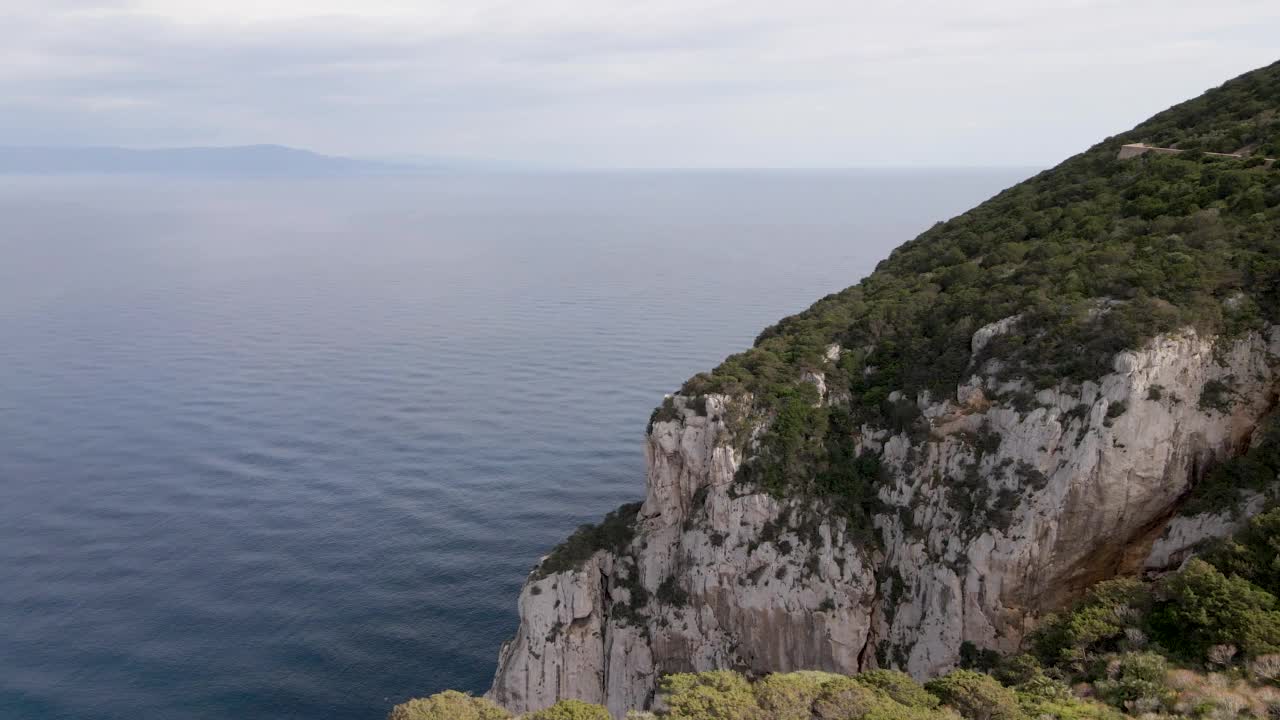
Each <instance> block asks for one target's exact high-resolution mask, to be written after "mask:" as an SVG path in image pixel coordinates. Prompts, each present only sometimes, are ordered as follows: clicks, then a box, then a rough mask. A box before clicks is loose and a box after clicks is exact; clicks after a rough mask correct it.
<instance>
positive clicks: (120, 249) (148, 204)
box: [0, 170, 1028, 720]
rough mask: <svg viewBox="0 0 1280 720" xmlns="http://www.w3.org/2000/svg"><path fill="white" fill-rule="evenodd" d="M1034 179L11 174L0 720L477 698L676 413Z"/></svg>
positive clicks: (131, 717) (201, 715)
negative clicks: (696, 382)
mask: <svg viewBox="0 0 1280 720" xmlns="http://www.w3.org/2000/svg"><path fill="white" fill-rule="evenodd" d="M1027 174H1028V172H1027V171H1017V170H999V171H972V172H970V171H964V172H961V171H913V172H904V171H895V172H869V171H864V172H824V173H795V172H790V173H724V174H716V173H695V174H661V173H647V174H584V175H566V176H550V175H549V176H510V177H500V176H454V177H433V178H418V179H395V180H372V179H366V180H359V181H325V182H287V183H285V182H229V181H226V182H218V181H203V182H202V181H166V180H155V179H151V180H141V179H83V178H82V179H47V178H46V179H34V178H8V179H0V717H2V718H6V719H10V720H16V719H27V718H76V719H77V720H79V719H89V720H96V719H107V718H113V719H114V718H119V719H121V720H125V719H128V720H142V719H150V718H191V719H196V720H203V719H211V720H212V719H217V720H223V719H225V720H232V719H235V720H243V719H244V718H255V719H259V718H268V719H269V718H308V719H311V720H314V719H317V718H356V719H370V720H372V719H375V718H380V717H382V716H383V715H384V714H385V712H386V710H387V709H388V708H389V706H390V705H392V704H394V703H396V702H399V701H402V700H404V699H405V698H408V697H411V696H415V695H423V694H428V693H431V692H434V691H437V690H440V689H443V688H446V687H453V688H460V689H467V690H473V691H482V690H484V689H485V687H486V686H487V683H488V681H489V679H490V677H491V674H492V672H493V666H494V660H495V658H496V654H497V651H498V647H499V645H500V644H501V642H502V640H503V639H504V638H506V637H507V636H508V635H510V634H511V633H512V631H513V630H514V625H515V621H516V617H515V599H516V595H517V592H518V588H519V586H520V583H521V581H522V580H523V578H524V576H525V574H526V573H527V571H528V570H529V568H530V567H531V566H532V564H533V563H534V561H535V560H536V558H537V557H538V556H539V554H541V553H542V552H545V551H546V550H547V549H548V548H550V547H551V546H552V545H553V544H555V542H557V541H558V540H559V539H560V538H562V537H563V536H564V535H565V534H566V533H567V532H568V531H569V530H571V529H572V528H573V527H574V526H576V525H577V524H579V523H582V522H585V521H588V520H593V519H596V518H597V517H599V516H600V515H601V514H603V513H604V512H605V511H606V510H609V509H611V508H613V507H614V506H616V505H618V504H619V503H621V502H625V501H629V500H633V499H636V498H638V497H640V496H641V494H642V487H643V457H642V446H641V438H642V433H643V431H644V426H645V422H646V420H647V418H648V415H649V411H650V410H651V408H652V407H653V406H654V405H655V404H656V403H657V402H658V401H659V400H660V398H661V397H662V394H663V393H664V392H668V391H670V390H672V389H674V388H676V387H678V386H679V384H680V383H681V382H682V381H683V380H684V379H685V378H686V377H687V376H689V375H690V374H692V373H694V372H697V371H699V370H703V369H707V368H709V367H712V366H713V365H715V364H716V363H717V362H718V361H719V360H720V359H721V358H722V357H723V356H725V355H726V354H728V353H730V352H733V351H736V350H740V349H742V348H744V347H746V346H748V345H749V344H750V342H751V340H752V338H753V337H754V336H755V334H756V333H757V332H759V331H760V330H761V329H762V328H763V327H764V326H765V325H767V324H769V323H771V322H773V321H775V320H777V319H778V318H779V317H781V316H783V315H786V314H789V313H793V312H796V311H798V310H801V309H803V308H804V307H805V306H807V305H808V304H809V303H810V302H812V301H813V300H815V299H817V298H818V297H821V296H822V295H824V294H826V293H828V292H832V291H835V290H838V289H840V288H843V287H845V286H847V285H849V284H851V283H853V282H855V281H856V280H858V279H859V278H860V277H862V276H863V275H865V274H866V273H867V272H868V271H870V270H871V268H872V267H873V266H874V265H875V263H876V262H877V261H878V260H879V259H880V258H882V257H883V256H884V255H886V254H887V252H888V251H889V250H890V249H891V248H892V247H894V246H896V245H897V244H899V243H901V242H903V241H905V240H907V239H909V238H911V237H912V236H914V235H915V234H917V233H918V232H919V231H920V230H922V229H924V228H925V227H927V226H928V225H929V224H931V223H932V222H934V221H936V220H940V219H944V218H946V217H948V216H950V215H952V214H955V213H956V212H959V211H961V210H963V209H965V208H966V207H968V206H970V205H972V204H974V203H975V202H977V201H980V200H982V199H983V198H985V197H987V196H989V195H991V194H992V193H994V192H995V191H997V190H999V189H1000V188H1003V187H1006V186H1008V185H1010V184H1012V183H1013V182H1015V181H1016V180H1018V179H1020V178H1021V177H1023V176H1025V175H1027Z"/></svg>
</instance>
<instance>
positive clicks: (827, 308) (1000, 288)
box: [655, 63, 1280, 527]
mask: <svg viewBox="0 0 1280 720" xmlns="http://www.w3.org/2000/svg"><path fill="white" fill-rule="evenodd" d="M1278 106H1280V63H1277V64H1275V65H1271V66H1269V67H1266V68H1262V69H1260V70H1257V71H1254V72H1251V73H1248V74H1246V75H1244V76H1241V77H1240V78H1237V79H1235V80H1232V81H1230V82H1228V83H1226V84H1225V85H1223V86H1222V87H1219V88H1216V89H1214V90H1211V91H1209V92H1208V93H1205V95H1204V96H1202V97H1200V98H1197V99H1195V100H1191V101H1189V102H1186V103H1183V104H1181V105H1178V106H1176V107H1173V108H1171V109H1169V110H1167V111H1165V112H1163V113H1160V114H1159V115H1156V116H1155V117H1153V118H1152V119H1150V120H1149V121H1147V122H1145V123H1143V124H1141V125H1139V126H1138V127H1136V128H1134V129H1133V130H1132V131H1130V132H1127V133H1124V134H1122V135H1118V136H1116V137H1113V138H1109V139H1107V140H1105V141H1103V142H1102V143H1099V144H1098V145H1096V146H1094V147H1093V148H1091V149H1089V150H1088V151H1086V152H1084V153H1081V154H1080V155H1077V156H1075V157H1072V158H1070V159H1068V160H1067V161H1065V162H1063V163H1062V164H1061V165H1059V166H1058V167H1056V168H1053V169H1052V170H1048V171H1046V172H1043V173H1041V174H1039V175H1037V176H1036V177H1034V178H1031V179H1030V180H1028V181H1026V182H1023V183H1021V184H1019V185H1017V186H1015V187H1012V188H1010V189H1008V190H1006V191H1004V192H1002V193H1000V194H999V195H997V196H996V197H994V198H992V199H991V200H989V201H987V202H985V203H983V204H981V205H979V206H978V207H976V208H974V209H973V210H970V211H969V212H967V213H964V214H963V215H960V216H958V217H956V218H953V219H951V220H949V221H947V222H945V223H939V224H938V225H936V226H934V227H933V228H932V229H930V230H928V231H927V232H925V233H923V234H922V235H920V236H919V237H918V238H916V239H914V240H912V241H910V242H908V243H906V244H905V245H903V246H902V247H900V248H898V249H897V250H895V251H894V252H893V253H892V254H891V255H890V257H889V258H888V259H886V260H885V261H883V262H881V263H880V265H879V266H878V267H877V268H876V271H875V272H874V273H872V274H871V275H870V276H868V277H867V278H866V279H864V280H863V281H862V282H861V283H859V284H858V285H855V286H853V287H850V288H848V289H846V290H844V291H841V292H839V293H836V294H833V295H829V296H827V297H825V298H823V299H822V300H819V301H818V302H817V303H815V304H814V305H813V306H812V307H811V308H809V309H808V310H806V311H804V312H802V313H800V314H798V315H794V316H792V317H788V318H786V319H784V320H782V321H781V322H779V323H778V324H776V325H774V326H773V327H770V328H768V329H767V330H765V331H764V332H763V333H761V335H760V336H759V337H758V338H757V340H756V342H755V346H754V347H753V348H752V349H750V350H748V351H746V352H744V353H741V354H738V355H734V356H732V357H730V358H728V359H727V360H725V361H724V363H722V364H721V365H720V366H719V367H717V368H716V369H715V370H714V371H713V372H710V373H704V374H700V375H697V376H695V377H694V378H692V379H690V380H689V381H688V382H687V383H685V385H684V387H683V389H682V392H683V394H685V395H687V396H690V397H694V398H697V397H699V396H702V395H705V394H707V393H728V394H733V395H743V394H745V393H750V394H751V396H752V398H753V404H754V409H753V413H754V415H755V416H757V417H767V418H771V420H772V422H771V425H770V427H769V429H768V432H767V433H766V434H765V435H764V437H762V438H761V441H760V447H759V451H758V452H757V453H755V457H754V458H753V459H752V460H750V461H749V462H747V463H746V464H745V465H744V466H743V469H742V472H743V476H742V479H743V480H744V481H746V482H751V483H754V484H756V485H757V486H759V487H762V488H765V489H767V490H769V491H770V492H773V493H775V494H779V495H784V494H794V493H811V494H813V495H817V496H825V497H831V498H834V499H835V500H836V501H837V504H838V506H839V507H840V509H841V510H843V511H844V512H845V513H847V514H848V515H849V516H850V517H851V518H853V519H854V520H855V524H856V525H857V526H858V527H865V526H866V525H867V521H866V517H867V515H868V514H870V513H872V512H874V507H873V503H874V501H873V500H872V498H873V497H874V485H875V483H876V482H877V480H878V477H879V470H878V467H876V464H875V462H874V459H868V458H863V457H861V456H858V455H857V454H856V453H854V452H853V451H852V449H851V448H852V444H853V442H854V436H855V434H856V432H857V429H858V428H859V427H860V425H861V424H862V423H864V422H869V423H871V424H873V425H877V426H880V427H888V428H893V429H895V430H900V431H907V432H915V433H918V434H919V433H922V432H923V428H922V426H921V424H920V420H919V418H918V414H919V413H918V411H917V410H916V406H915V403H914V399H915V398H916V396H917V394H918V393H920V392H922V391H930V392H931V393H932V394H933V397H940V396H943V395H949V394H951V393H952V392H953V391H954V388H955V386H956V384H957V383H958V382H959V381H961V380H962V379H963V378H964V377H965V376H966V375H967V374H968V373H969V372H971V371H972V368H973V365H971V358H970V338H971V336H972V334H973V332H974V331H975V330H977V329H978V328H980V327H982V326H983V325H986V324H989V323H992V322H994V321H997V320H1000V319H1003V318H1007V317H1011V316H1015V315H1016V316H1019V317H1020V318H1021V319H1020V321H1019V322H1017V323H1015V324H1014V326H1013V327H1012V328H1011V329H1010V331H1009V332H1007V333H1005V334H1003V335H1000V336H997V337H995V338H994V339H993V340H992V341H991V342H990V343H989V344H988V345H987V347H986V348H985V349H984V351H983V354H982V357H980V358H978V361H979V362H982V361H984V359H985V358H999V359H1000V360H1001V368H1000V371H999V372H1000V375H1002V376H1003V377H1004V378H1007V379H1015V378H1021V379H1024V380H1025V381H1026V382H1027V383H1028V386H1029V387H1048V386H1052V385H1055V384H1057V383H1059V382H1064V381H1065V382H1078V381H1082V380H1086V379H1091V378H1096V377H1098V376H1100V375H1102V374H1104V373H1106V372H1108V371H1109V369H1110V367H1111V361H1112V357H1113V356H1114V355H1115V353H1117V352H1118V351H1121V350H1124V349H1128V348H1133V347H1136V346H1139V345H1141V343H1142V342H1144V341H1145V340H1147V339H1149V338H1150V337H1151V336H1152V335H1153V334H1155V333H1160V332H1167V331H1175V330H1178V329H1181V328H1185V327H1192V328H1195V329H1197V330H1199V331H1201V332H1205V333H1227V334H1232V333H1239V332H1242V331H1245V330H1248V329H1251V328H1257V327H1259V326H1260V325H1262V324H1263V323H1264V322H1268V321H1275V320H1276V319H1277V318H1278V317H1280V163H1278V164H1275V165H1271V166H1268V165H1266V164H1265V163H1263V162H1262V161H1261V160H1260V159H1257V158H1259V157H1260V156H1261V155H1266V154H1270V155H1271V156H1273V157H1274V156H1280V114H1277V112H1276V110H1275V109H1276V108H1277V107H1278ZM1132 142H1147V143H1149V144H1154V145H1175V146H1177V147H1180V148H1186V149H1190V150H1194V149H1203V150H1212V151H1215V152H1216V151H1222V150H1223V149H1226V148H1229V149H1230V151H1231V152H1237V151H1239V152H1242V153H1245V154H1249V155H1252V156H1253V158H1252V159H1233V158H1215V157H1211V156H1207V155H1204V154H1203V153H1197V152H1186V153H1183V154H1181V155H1158V154H1155V153H1148V154H1146V155H1143V156H1141V157H1139V158H1135V159H1131V160H1125V161H1121V160H1118V159H1117V158H1116V155H1117V152H1118V150H1119V148H1120V146H1121V145H1123V144H1125V143H1132ZM832 343H838V344H839V345H840V346H841V347H842V348H844V352H843V354H842V356H841V357H840V360H839V361H838V363H836V364H835V366H834V367H833V366H831V365H830V363H828V361H827V360H826V358H825V357H824V354H825V352H826V350H827V348H828V346H829V345H831V344H832ZM807 371H823V372H825V377H826V385H827V387H828V388H829V389H830V390H831V391H832V392H833V393H834V394H835V395H837V396H840V397H848V398H849V402H848V404H847V405H846V404H843V403H840V404H837V405H836V406H834V407H820V406H818V405H817V403H816V400H817V398H816V393H815V392H814V388H813V386H812V385H811V384H810V383H807V382H805V381H803V380H802V376H803V375H804V373H805V372H807ZM895 392H897V393H901V394H900V395H895V394H894V393H895ZM1022 395H1025V396H1026V397H1027V398H1029V397H1030V395H1029V394H1027V393H1023V394H1022ZM1156 395H1157V396H1158V391H1157V393H1156ZM890 397H894V398H895V399H894V400H890ZM1019 397H1021V395H1020V396H1019ZM1015 399H1017V398H1015ZM1229 401H1230V394H1229V389H1228V388H1223V389H1221V391H1219V392H1213V393H1210V396H1209V397H1206V398H1203V399H1202V402H1203V403H1206V405H1207V406H1210V407H1222V406H1223V405H1224V404H1225V403H1228V402H1229ZM1022 404H1023V405H1027V403H1022ZM1123 410H1124V408H1123V407H1114V408H1112V410H1111V414H1110V419H1112V420H1114V419H1115V418H1116V417H1117V416H1118V415H1119V414H1120V413H1121V412H1123ZM668 415H671V411H670V408H666V407H665V406H664V408H659V410H658V411H657V412H656V413H655V418H659V419H661V418H666V417H667V416H668ZM738 436H739V437H741V434H739V435H738Z"/></svg>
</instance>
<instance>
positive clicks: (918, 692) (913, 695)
mask: <svg viewBox="0 0 1280 720" xmlns="http://www.w3.org/2000/svg"><path fill="white" fill-rule="evenodd" d="M856 679H857V681H858V682H860V683H863V684H864V685H868V686H870V687H873V688H876V689H877V690H880V691H882V692H883V693H884V694H886V695H888V696H889V697H890V698H892V699H893V700H894V701H895V702H898V703H901V704H903V705H906V706H907V707H913V708H922V709H925V710H932V709H933V708H936V707H938V704H939V702H940V701H939V700H938V698H937V697H936V696H935V695H933V694H932V693H930V692H929V691H928V690H925V689H924V687H923V686H922V685H920V683H918V682H916V681H915V680H914V679H912V677H911V676H910V675H908V674H906V673H904V672H899V671H897V670H868V671H867V672H864V673H861V674H859V675H858V676H857V677H856Z"/></svg>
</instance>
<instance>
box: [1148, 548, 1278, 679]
mask: <svg viewBox="0 0 1280 720" xmlns="http://www.w3.org/2000/svg"><path fill="white" fill-rule="evenodd" d="M1160 594H1161V601H1160V603H1159V604H1158V605H1157V606H1156V608H1155V609H1154V610H1153V611H1152V613H1151V627H1152V632H1153V637H1154V638H1156V639H1157V640H1159V641H1160V642H1161V643H1163V644H1164V645H1165V646H1166V647H1167V648H1169V649H1170V650H1172V651H1174V652H1175V653H1176V654H1178V655H1180V656H1182V657H1184V658H1187V659H1189V660H1194V661H1202V660H1204V659H1205V658H1206V656H1207V653H1208V651H1209V649H1210V648H1211V647H1213V646H1215V645H1235V646H1236V647H1238V648H1240V649H1241V650H1243V651H1244V653H1245V654H1246V655H1247V656H1248V657H1256V656H1258V655H1265V654H1269V653H1276V652H1280V612H1277V611H1276V610H1275V609H1274V608H1275V605H1276V599H1275V597H1274V596H1273V595H1272V594H1271V593H1269V592H1267V591H1265V590H1263V589H1261V588H1259V587H1257V586H1256V585H1254V584H1252V583H1250V582H1249V581H1248V580H1245V579H1244V578H1241V577H1238V576H1232V577H1227V576H1225V575H1223V574H1222V573H1221V572H1220V571H1219V570H1218V569H1217V568H1215V567H1214V566H1212V565H1210V564H1209V563H1207V562H1205V561H1204V560H1201V559H1199V558H1193V559H1192V560H1191V561H1190V562H1188V563H1187V565H1186V567H1185V568H1183V570H1182V571H1180V572H1177V573H1174V574H1173V575H1170V576H1168V577H1167V578H1165V579H1164V580H1163V581H1162V582H1161V583H1160Z"/></svg>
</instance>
